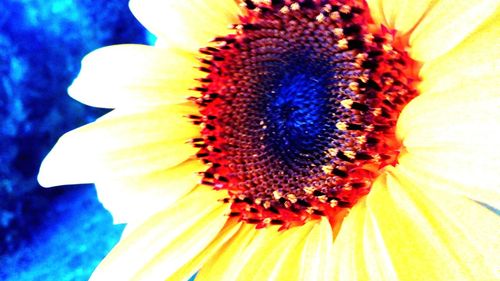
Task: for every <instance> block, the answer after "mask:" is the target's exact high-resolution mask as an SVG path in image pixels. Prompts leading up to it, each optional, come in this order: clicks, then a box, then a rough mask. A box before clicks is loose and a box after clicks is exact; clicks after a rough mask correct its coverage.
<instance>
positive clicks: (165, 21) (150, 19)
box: [130, 0, 240, 52]
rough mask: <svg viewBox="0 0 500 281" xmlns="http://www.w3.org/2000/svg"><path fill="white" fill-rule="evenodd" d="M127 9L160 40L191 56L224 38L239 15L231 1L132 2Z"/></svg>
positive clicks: (237, 8) (236, 7) (140, 0)
mask: <svg viewBox="0 0 500 281" xmlns="http://www.w3.org/2000/svg"><path fill="white" fill-rule="evenodd" d="M130 9H131V10H132V13H133V14H134V15H135V16H136V17H137V19H139V21H140V22H141V23H142V24H144V26H145V27H146V28H148V29H149V30H150V31H151V32H152V33H154V34H155V35H157V36H158V37H159V38H161V39H162V40H164V41H166V42H168V43H169V44H170V45H171V46H175V47H178V48H181V49H183V50H188V51H192V52H196V51H197V50H198V49H199V48H201V47H204V46H206V45H207V43H208V42H209V41H211V40H212V39H213V38H215V37H217V36H225V35H227V34H228V33H229V32H230V29H229V26H230V25H231V24H234V23H237V22H238V14H239V12H240V10H239V7H238V5H237V1H234V0H184V1H176V0H131V1H130Z"/></svg>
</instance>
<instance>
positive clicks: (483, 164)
mask: <svg viewBox="0 0 500 281" xmlns="http://www.w3.org/2000/svg"><path fill="white" fill-rule="evenodd" d="M454 94H457V97H456V98H455V97H454ZM498 120H500V97H490V98H486V97H482V98H477V97H475V96H474V94H473V93H470V95H469V96H467V95H466V94H465V93H463V94H462V93H460V90H457V92H446V93H440V94H439V95H432V96H419V97H417V98H415V99H414V100H413V101H412V102H410V104H408V106H407V107H406V108H405V109H404V110H403V112H402V114H401V116H400V118H399V121H398V125H397V134H398V136H399V138H400V139H401V140H402V142H403V145H404V150H405V151H403V153H402V155H401V156H400V157H399V162H400V163H401V164H403V167H404V168H407V169H408V171H409V172H412V171H419V172H424V174H426V175H428V176H427V177H428V178H423V179H422V180H423V181H426V180H429V181H430V184H431V185H433V186H440V187H441V188H442V189H450V192H459V193H464V194H466V195H467V196H469V197H470V198H473V199H475V200H481V201H483V202H485V203H489V204H493V205H494V206H498V203H499V201H498V194H496V193H497V191H498V189H499V188H500V178H499V177H498V171H499V170H500V150H499V149H497V144H498V143H500V134H498V133H497V132H498V131H499V130H500V123H499V122H498ZM419 172H415V173H416V174H415V175H416V177H419ZM431 178H432V179H433V180H431ZM443 182H444V183H443ZM432 183H439V184H432ZM474 190H476V191H474ZM495 194H496V195H495Z"/></svg>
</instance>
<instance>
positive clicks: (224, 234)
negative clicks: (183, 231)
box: [166, 219, 242, 281]
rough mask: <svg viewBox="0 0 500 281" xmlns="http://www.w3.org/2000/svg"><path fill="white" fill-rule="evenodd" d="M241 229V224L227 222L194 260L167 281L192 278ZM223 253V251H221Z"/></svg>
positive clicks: (233, 221)
mask: <svg viewBox="0 0 500 281" xmlns="http://www.w3.org/2000/svg"><path fill="white" fill-rule="evenodd" d="M241 227H242V223H237V222H236V220H231V219H230V220H228V222H227V223H226V225H225V226H224V228H223V229H222V230H221V231H220V232H219V233H218V234H217V237H216V238H215V239H214V240H213V241H212V242H211V243H210V245H208V246H207V247H206V248H205V249H203V251H202V252H201V253H200V254H199V255H198V256H196V257H195V258H194V259H192V260H191V261H189V262H188V263H186V264H185V265H184V266H183V267H181V268H180V269H179V270H178V271H177V272H175V273H174V274H172V275H171V276H169V278H168V279H166V280H168V281H178V280H187V279H188V278H189V277H191V276H193V275H194V274H195V273H196V272H197V271H198V270H200V268H201V267H202V265H203V264H205V263H206V262H207V261H209V260H210V259H212V258H213V257H214V255H216V254H217V253H218V252H219V250H221V249H224V246H225V245H226V244H227V243H228V240H229V239H230V238H231V237H233V236H234V235H235V234H236V232H237V231H239V230H240V229H241ZM222 251H223V250H222Z"/></svg>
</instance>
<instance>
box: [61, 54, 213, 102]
mask: <svg viewBox="0 0 500 281" xmlns="http://www.w3.org/2000/svg"><path fill="white" fill-rule="evenodd" d="M198 66H199V61H197V60H196V57H195V56H188V55H183V54H180V53H179V52H176V51H174V50H172V49H167V48H157V47H151V46H145V45H115V46H109V47H104V48H101V49H98V50H96V51H93V52H91V53H90V54H88V55H87V56H86V57H85V58H84V59H83V60H82V69H81V71H80V74H79V75H78V77H77V78H76V80H75V81H74V82H73V84H72V85H71V86H70V88H69V89H68V92H69V94H70V96H71V97H73V98H75V99H76V100H78V101H80V102H83V103H85V104H88V105H91V106H96V107H106V108H118V107H120V108H123V107H127V108H133V107H138V106H154V105H159V104H170V103H183V102H186V100H187V98H188V97H190V96H193V95H194V94H196V93H195V92H194V91H193V90H191V89H192V88H194V87H196V86H197V83H198V82H197V81H195V79H196V78H200V77H203V76H204V75H203V73H201V72H200V71H199V70H198V68H197V67H198Z"/></svg>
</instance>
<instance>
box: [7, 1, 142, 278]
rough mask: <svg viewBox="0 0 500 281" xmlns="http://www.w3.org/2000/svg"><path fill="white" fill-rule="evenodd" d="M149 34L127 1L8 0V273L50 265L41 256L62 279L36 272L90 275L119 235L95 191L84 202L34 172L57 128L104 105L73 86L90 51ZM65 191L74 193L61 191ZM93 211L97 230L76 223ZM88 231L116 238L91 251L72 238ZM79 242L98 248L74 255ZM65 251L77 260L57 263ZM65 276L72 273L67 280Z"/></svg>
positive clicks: (92, 115) (91, 114)
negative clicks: (80, 95) (79, 96)
mask: <svg viewBox="0 0 500 281" xmlns="http://www.w3.org/2000/svg"><path fill="white" fill-rule="evenodd" d="M149 38H150V35H148V34H146V32H145V30H144V29H143V27H142V26H140V24H139V23H138V22H137V21H136V19H134V18H133V16H132V15H131V13H130V11H129V9H128V1H127V0H101V1H95V0H80V1H69V0H67V1H66V0H52V1H50V0H45V1H44V0H7V1H0V79H1V81H0V119H1V126H0V198H1V200H0V252H1V253H3V255H2V259H7V258H9V259H8V260H9V261H10V262H9V263H4V262H0V264H2V267H1V269H0V271H7V272H8V271H16V270H23V271H26V272H28V271H30V269H33V270H35V269H36V268H38V269H40V270H42V267H41V266H40V265H41V264H43V263H40V264H36V263H37V262H40V261H41V260H42V259H43V258H45V259H47V261H44V262H48V261H52V264H50V263H45V265H46V266H45V267H44V269H43V270H45V271H47V272H50V271H51V270H54V272H57V274H55V275H54V276H57V277H55V278H48V279H47V278H41V279H37V280H70V279H71V278H72V275H71V272H72V268H75V267H82V268H83V269H82V270H81V271H79V273H75V274H76V275H75V276H73V277H74V278H75V279H71V280H86V279H87V278H88V274H89V273H90V272H91V270H92V269H93V266H94V265H95V264H96V263H97V262H98V259H100V258H102V256H103V255H104V254H105V253H106V252H107V250H108V248H109V247H108V246H109V245H111V244H113V243H115V242H116V239H117V235H118V233H119V231H118V230H119V228H114V227H113V226H112V225H111V224H110V222H111V221H110V218H109V214H108V213H107V212H105V211H104V210H103V209H102V207H100V205H99V204H98V202H97V199H96V198H95V194H94V195H89V194H88V193H84V195H83V196H85V199H81V200H86V201H84V202H87V203H85V204H86V205H85V206H86V207H85V208H83V209H82V208H81V207H82V205H81V204H83V203H82V202H83V201H78V200H80V199H78V197H77V196H78V195H77V194H76V193H74V192H75V190H74V189H73V188H56V189H53V190H46V189H42V188H41V187H40V186H38V184H37V182H36V175H37V173H38V169H39V165H40V162H41V160H42V159H43V157H44V156H45V155H46V154H47V153H48V151H49V149H50V148H51V147H52V146H53V145H54V144H55V142H56V140H57V138H58V137H59V136H61V135H62V134H63V133H64V132H66V131H68V130H70V129H73V128H76V127H78V126H81V125H83V124H85V123H88V122H90V121H92V120H94V119H95V118H96V117H97V116H99V115H101V114H103V113H104V112H105V111H104V110H100V109H94V108H90V107H86V106H84V105H82V104H79V103H78V102H76V101H74V100H72V99H71V98H69V97H68V96H67V94H66V89H67V87H68V86H69V85H70V84H71V81H72V80H73V79H74V77H76V75H77V73H78V71H79V69H80V61H81V59H82V57H83V56H84V55H85V54H87V53H88V52H90V51H92V50H94V49H96V48H98V47H101V46H105V45H111V44H117V43H146V42H147V41H148V40H149ZM86 188H87V189H89V190H90V191H92V187H91V186H88V187H86ZM90 191H89V192H90ZM67 192H70V193H71V194H72V196H73V197H71V196H69V197H61V196H66V195H67V194H65V193H67ZM60 198H65V200H60ZM54 208H60V209H61V208H62V209H65V210H67V213H68V214H72V215H68V216H59V215H57V212H54V211H51V210H53V209H54ZM89 214H92V218H94V219H95V221H94V222H92V223H93V227H94V228H95V231H87V230H86V229H85V227H86V226H85V224H81V223H77V222H81V221H82V220H84V218H88V216H89ZM98 222H102V225H101V224H100V223H98ZM67 226H71V227H67ZM117 229H118V230H117ZM82 231H86V235H87V238H86V239H88V241H90V243H91V244H90V245H97V244H94V243H97V242H96V241H98V240H99V241H100V242H101V243H104V244H106V245H108V246H106V247H104V248H99V249H93V248H92V247H93V246H89V245H86V244H85V241H86V240H85V239H78V238H77V239H72V238H71V237H72V236H73V234H77V235H76V237H78V233H80V232H82ZM107 231H108V232H109V234H110V235H109V236H107V235H106V234H105V233H106V232H107ZM41 235H42V236H43V238H44V240H40V237H41ZM96 235H97V236H96ZM103 238H104V239H103ZM25 247H30V248H25ZM75 247H76V248H81V247H90V248H88V250H86V251H84V252H78V251H76V253H75ZM16 250H19V251H18V252H16ZM92 251H94V252H92ZM79 254H82V255H83V256H81V257H80V256H79ZM87 254H88V256H85V255H87ZM20 255H26V256H24V257H21V256H20ZM30 256H31V257H30ZM61 256H66V257H68V258H72V259H73V261H72V263H71V264H64V265H58V264H57V261H56V260H55V259H56V258H59V257H61ZM16 257H17V258H18V259H17V260H16ZM80 259H81V260H80ZM92 259H94V260H93V261H91V262H89V260H92ZM16 262H17V264H16ZM20 262H21V263H20ZM6 264H7V266H5V265H6ZM50 265H52V268H51V267H50ZM16 266H17V267H16ZM4 273H5V272H4ZM64 274H70V275H68V277H67V278H69V279H67V278H66V277H64V278H63V277H62V276H63V275H64ZM22 276H29V275H22ZM33 276H34V275H33ZM46 276H50V274H47V275H46ZM59 277H60V278H59ZM65 278H66V279H65ZM0 279H2V280H3V279H4V278H3V277H2V275H1V274H0ZM13 280H14V279H13ZM15 280H31V279H30V278H29V277H23V279H15Z"/></svg>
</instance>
